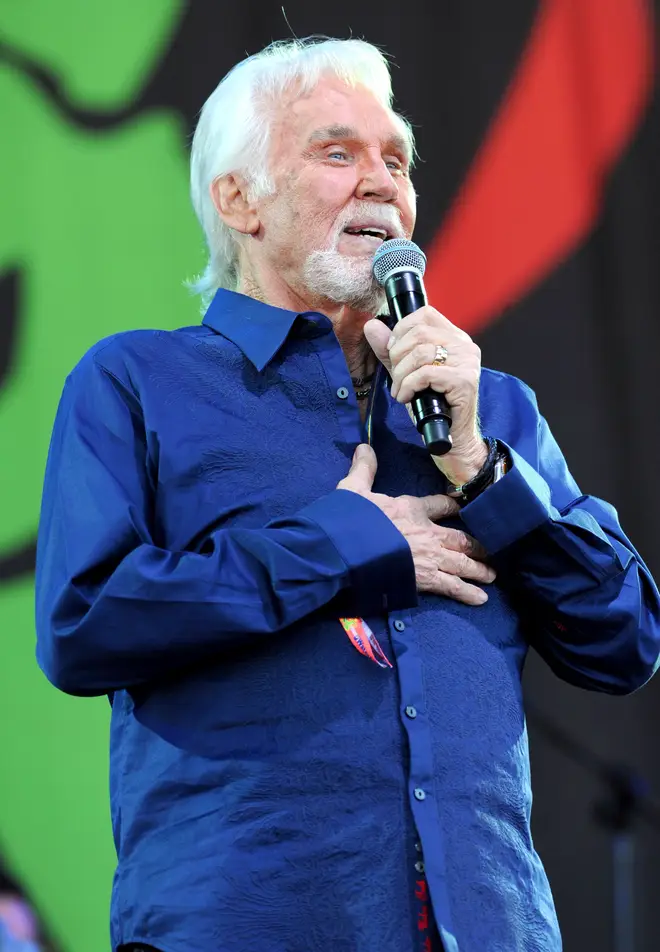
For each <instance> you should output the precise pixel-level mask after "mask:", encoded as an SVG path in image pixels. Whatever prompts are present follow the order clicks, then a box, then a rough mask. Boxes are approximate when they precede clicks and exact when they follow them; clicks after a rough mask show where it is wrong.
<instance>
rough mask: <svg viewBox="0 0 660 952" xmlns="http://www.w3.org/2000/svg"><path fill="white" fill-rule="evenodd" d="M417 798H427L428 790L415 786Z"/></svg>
mask: <svg viewBox="0 0 660 952" xmlns="http://www.w3.org/2000/svg"><path fill="white" fill-rule="evenodd" d="M414 793H415V800H426V791H425V790H422V788H421V787H415V791H414Z"/></svg>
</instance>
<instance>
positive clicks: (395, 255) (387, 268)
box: [372, 238, 426, 286]
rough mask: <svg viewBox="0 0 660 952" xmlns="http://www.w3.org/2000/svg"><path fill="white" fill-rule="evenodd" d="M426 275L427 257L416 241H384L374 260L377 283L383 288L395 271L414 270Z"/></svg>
mask: <svg viewBox="0 0 660 952" xmlns="http://www.w3.org/2000/svg"><path fill="white" fill-rule="evenodd" d="M413 268H414V269H415V271H419V273H420V274H422V275H423V274H424V271H425V270H426V255H425V254H424V252H423V251H422V249H421V248H420V247H419V245H416V244H415V242H414V241H408V239H407V238H390V239H389V241H384V242H383V243H382V245H381V246H380V248H379V249H378V251H377V252H376V254H375V255H374V260H373V265H372V269H373V273H374V277H375V279H376V281H378V283H379V284H380V285H381V286H383V285H384V284H385V282H386V281H387V279H388V278H389V276H390V275H391V274H392V272H393V271H409V270H412V269H413Z"/></svg>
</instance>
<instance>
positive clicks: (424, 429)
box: [385, 271, 452, 456]
mask: <svg viewBox="0 0 660 952" xmlns="http://www.w3.org/2000/svg"><path fill="white" fill-rule="evenodd" d="M385 293H386V294H387V303H388V305H389V309H390V315H391V316H392V317H393V318H394V320H395V321H397V322H398V321H402V320H403V318H404V317H407V316H408V315H409V314H412V313H413V311H418V310H419V309H420V307H424V305H425V304H428V301H427V298H426V291H425V290H424V282H423V281H422V279H421V277H420V276H419V275H418V274H417V273H416V272H414V271H399V272H398V273H396V274H393V275H392V276H391V277H390V278H388V279H387V281H386V282H385ZM410 405H411V407H412V411H413V416H414V418H415V425H416V426H417V430H418V431H419V433H421V435H422V439H423V440H424V443H425V445H426V448H427V449H428V451H429V453H432V454H433V456H444V455H445V453H448V452H449V450H450V449H451V447H452V438H451V434H450V432H449V430H450V429H451V409H450V407H449V404H448V403H447V400H446V399H445V395H444V393H438V392H437V391H436V390H434V389H433V388H432V387H427V388H426V389H425V390H420V392H419V393H416V394H415V396H414V397H413V398H412V400H411V402H410Z"/></svg>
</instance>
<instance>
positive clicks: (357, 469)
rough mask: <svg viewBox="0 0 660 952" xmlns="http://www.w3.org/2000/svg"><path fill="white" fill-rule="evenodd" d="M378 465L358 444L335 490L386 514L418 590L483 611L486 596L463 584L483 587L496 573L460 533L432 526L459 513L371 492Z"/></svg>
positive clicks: (440, 503) (450, 505)
mask: <svg viewBox="0 0 660 952" xmlns="http://www.w3.org/2000/svg"><path fill="white" fill-rule="evenodd" d="M377 468H378V461H377V459H376V454H375V453H374V451H373V449H372V448H371V447H370V446H367V444H365V443H362V444H360V446H358V448H357V449H356V451H355V454H354V456H353V462H352V464H351V468H350V470H349V472H348V475H347V476H346V477H344V479H342V480H341V482H339V483H338V484H337V489H348V490H349V491H350V492H354V493H358V494H359V495H360V496H364V497H365V499H368V500H369V501H370V502H372V503H373V504H374V505H375V506H378V508H379V509H380V510H381V511H382V512H384V513H385V515H386V516H388V518H389V519H391V521H392V522H393V523H394V525H395V526H396V527H397V529H398V530H399V532H400V533H401V534H402V535H403V536H404V537H405V539H406V541H407V543H408V545H409V546H410V551H411V552H412V557H413V562H414V564H415V577H416V579H417V590H418V591H420V592H434V593H435V594H436V595H445V596H447V597H448V598H453V599H455V600H456V601H459V602H464V603H465V604H466V605H483V603H484V602H486V601H487V600H488V596H487V595H486V593H485V592H484V591H483V590H482V589H481V588H478V587H477V586H476V585H470V584H469V582H467V581H464V579H472V580H473V581H475V582H481V583H483V584H487V583H489V582H493V581H494V580H495V570H494V569H493V568H491V567H490V566H489V565H486V564H485V560H486V558H487V554H486V551H485V550H484V548H483V547H482V546H481V545H480V544H479V543H478V542H477V540H476V539H473V538H472V536H469V535H468V534H467V533H465V532H461V531H460V529H449V528H445V527H444V526H438V525H436V520H438V519H446V518H447V517H449V516H454V515H456V513H458V512H459V511H460V510H459V506H458V504H457V503H456V502H455V501H454V500H453V499H451V497H450V496H441V495H437V496H423V497H422V498H421V499H418V498H416V497H415V496H385V495H384V494H383V493H375V492H372V489H371V487H372V486H373V482H374V479H375V476H376V469H377Z"/></svg>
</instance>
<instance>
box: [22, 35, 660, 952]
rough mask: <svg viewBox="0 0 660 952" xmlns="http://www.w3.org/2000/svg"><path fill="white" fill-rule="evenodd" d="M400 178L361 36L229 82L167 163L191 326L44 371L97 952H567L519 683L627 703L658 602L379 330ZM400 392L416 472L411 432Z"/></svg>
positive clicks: (644, 670)
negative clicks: (183, 227)
mask: <svg viewBox="0 0 660 952" xmlns="http://www.w3.org/2000/svg"><path fill="white" fill-rule="evenodd" d="M412 154H413V143H412V136H411V132H410V128H409V126H408V125H407V124H406V123H405V122H404V121H403V120H402V119H401V118H400V117H399V116H397V115H396V114H395V113H394V112H393V111H392V108H391V90H390V80H389V74H388V70H387V65H386V62H385V60H384V59H383V57H382V55H381V54H380V53H379V52H378V51H377V50H376V49H375V48H373V47H371V46H370V45H369V44H367V43H364V42H361V41H357V40H349V41H336V40H332V41H323V42H312V41H291V42H287V43H284V44H276V45H275V46H273V47H270V48H268V49H267V50H264V51H263V52H262V53H260V54H259V55H257V56H255V57H252V58H250V59H248V60H246V61H245V62H243V63H241V64H239V65H238V66H237V67H236V68H235V69H234V70H232V71H231V72H230V73H229V74H228V76H227V77H225V79H224V80H223V81H222V82H221V83H220V85H219V86H218V88H217V89H216V90H215V92H214V93H213V94H212V96H211V97H210V99H209V100H208V102H207V103H206V105H205V107H204V109H203V111H202V114H201V118H200V122H199V126H198V128H197V131H196V135H195V140H194V143H193V154H192V191H193V201H194V203H195V207H196V210H197V213H198V215H199V217H200V220H201V223H202V225H203V228H204V230H205V233H206V238H207V241H208V245H209V251H210V258H209V265H208V268H207V270H206V273H205V274H204V276H203V277H202V279H201V280H200V282H199V284H198V289H199V290H200V291H201V292H202V293H203V294H204V295H205V296H206V297H207V298H208V299H211V298H212V302H211V304H210V307H209V308H208V310H207V312H206V316H205V317H204V321H203V324H202V326H199V327H188V328H183V329H181V330H179V331H175V332H157V331H141V332H135V333H129V334H118V335H116V336H115V337H113V338H111V339H109V340H105V341H103V342H101V343H100V344H99V345H98V346H96V347H95V348H93V350H92V351H90V352H89V353H88V354H87V355H86V356H85V357H84V358H83V360H82V361H81V362H80V364H79V365H78V366H77V367H76V368H75V370H74V371H73V372H72V374H71V376H70V377H69V379H68V380H67V383H66V387H65V390H64V394H63V397H62V402H61V406H60V410H59V413H58V417H57V421H56V424H55V429H54V434H53V439H52V445H51V452H50V457H49V463H48V468H47V474H46V484H45V490H44V503H43V515H42V521H41V528H40V542H39V553H38V578H37V618H38V658H39V662H40V664H41V666H42V668H43V670H44V671H45V673H46V675H47V676H48V678H49V679H50V680H51V681H52V682H53V683H54V684H55V685H56V686H57V687H58V688H60V689H61V690H63V691H66V692H69V693H71V694H77V695H100V694H106V693H107V694H108V695H109V696H110V697H111V700H112V729H111V796H112V812H113V822H114V834H115V841H116V846H117V853H118V867H117V873H116V877H115V883H114V893H113V916H112V923H113V924H112V943H113V949H114V950H118V949H122V950H126V949H143V948H156V949H160V950H164V952H366V950H371V949H379V950H382V952H422V950H425V952H428V950H431V949H432V950H437V952H440V950H445V952H459V950H460V952H512V950H514V949H516V950H519V952H551V950H553V952H554V950H559V949H560V946H561V943H560V938H559V933H558V928H557V922H556V917H555V913H554V909H553V904H552V898H551V894H550V890H549V887H548V884H547V881H546V878H545V875H544V873H543V869H542V866H541V863H540V861H539V858H538V856H537V855H536V853H535V851H534V847H533V845H532V840H531V836H530V828H529V815H530V801H531V796H530V782H529V764H528V753H527V740H526V732H525V720H524V715H523V707H522V694H521V674H522V669H523V665H524V661H525V656H526V653H527V650H528V647H529V645H530V644H533V645H534V647H535V648H536V649H537V650H538V651H539V652H540V653H541V654H542V655H543V657H544V658H545V659H546V660H547V661H548V663H549V664H550V665H551V666H552V668H553V669H554V670H555V671H556V672H557V673H558V674H559V675H560V676H561V677H563V678H565V679H566V680H568V681H570V682H571V683H573V684H577V685H581V686H583V687H586V688H590V689H594V690H600V691H605V692H608V693H611V694H622V693H625V692H628V691H632V690H634V689H635V688H637V687H639V686H640V685H641V684H643V683H644V682H645V681H646V680H647V679H648V678H649V677H650V675H651V674H652V673H653V671H654V668H655V665H656V661H657V658H658V641H659V632H660V627H659V618H658V613H659V599H658V592H657V591H656V588H655V586H654V583H653V581H652V579H651V578H650V576H649V573H648V571H647V569H646V568H645V566H644V565H643V563H642V562H641V560H640V559H639V557H638V556H637V554H636V553H635V551H634V549H633V548H632V546H631V545H630V543H629V542H628V540H627V539H626V536H625V535H624V534H623V532H622V530H621V528H620V526H619V524H618V521H617V516H616V513H615V512H614V511H613V509H612V508H611V507H609V506H608V505H606V504H605V503H602V502H600V501H598V500H596V499H593V498H591V497H589V496H584V495H582V494H581V493H580V490H579V489H578V487H577V486H576V484H575V482H574V480H573V479H572V477H571V476H570V474H569V472H568V469H567V467H566V463H565V462H564V459H563V457H562V455H561V453H560V451H559V449H558V447H557V445H556V443H555V442H554V440H553V438H552V436H551V434H550V432H549V430H548V427H547V424H546V423H545V422H544V420H543V418H542V417H541V416H540V415H539V412H538V410H537V407H536V403H535V400H534V396H533V394H532V393H531V392H530V390H529V389H528V388H527V387H526V386H525V385H524V384H522V383H520V382H519V381H518V380H515V379H513V378H511V377H508V376H506V375H504V374H501V373H497V372H494V371H489V370H485V371H483V372H481V370H480V359H479V350H478V348H477V346H476V345H475V344H474V343H473V342H472V341H471V340H470V339H469V337H468V336H467V335H466V334H465V333H463V332H462V331H461V330H460V329H459V328H457V327H455V326H454V325H452V323H451V322H450V320H448V319H447V318H446V317H444V316H443V315H442V314H440V313H439V312H438V311H437V310H435V309H434V308H433V307H423V308H422V309H421V310H419V311H417V312H416V313H415V314H412V315H410V316H408V317H407V318H405V320H403V321H401V322H400V323H399V324H397V325H396V326H395V327H394V329H393V330H390V328H389V327H388V326H387V324H386V322H384V321H383V320H379V319H374V315H379V314H381V313H382V312H383V311H384V310H385V308H384V300H383V297H382V292H381V289H380V288H379V287H378V286H377V285H376V284H375V282H374V280H373V278H372V259H373V256H374V253H375V251H376V250H377V249H378V248H379V247H380V245H381V243H382V241H383V240H386V239H388V238H392V237H409V236H410V235H411V234H412V232H413V227H414V224H415V193H414V190H413V186H412V184H411V178H410V167H411V158H412ZM438 303H440V302H438ZM389 381H391V385H390V382H389ZM427 386H430V387H432V388H435V389H436V390H437V391H440V392H443V393H444V394H445V395H446V398H447V401H448V403H449V405H450V406H451V408H452V414H453V429H452V434H453V439H454V442H453V448H452V450H451V452H449V453H448V454H447V455H446V456H444V457H442V458H438V459H434V458H432V457H431V456H430V455H429V454H428V452H427V450H426V449H425V447H424V445H423V443H422V441H421V439H420V437H419V435H418V433H417V431H416V429H415V428H414V426H413V424H412V423H411V420H410V418H409V415H408V412H407V409H406V406H407V404H409V402H410V400H411V399H412V397H413V395H414V394H415V393H417V392H418V391H419V390H421V389H423V388H425V387H427ZM477 410H479V414H477ZM368 444H369V445H368ZM496 464H497V465H496ZM496 573H497V574H496ZM347 635H348V636H349V637H347ZM356 649H357V650H356Z"/></svg>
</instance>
